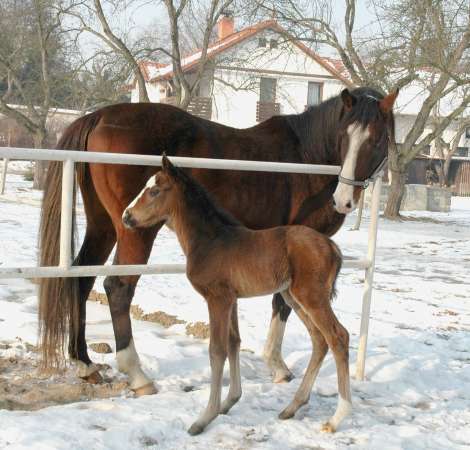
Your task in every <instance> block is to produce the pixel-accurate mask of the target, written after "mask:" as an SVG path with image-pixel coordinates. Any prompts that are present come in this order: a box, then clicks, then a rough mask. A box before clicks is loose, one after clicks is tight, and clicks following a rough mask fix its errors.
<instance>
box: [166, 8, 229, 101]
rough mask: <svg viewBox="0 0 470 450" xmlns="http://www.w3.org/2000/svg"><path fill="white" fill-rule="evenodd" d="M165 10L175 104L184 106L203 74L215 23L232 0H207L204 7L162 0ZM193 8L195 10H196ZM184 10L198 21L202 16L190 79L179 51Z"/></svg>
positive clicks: (193, 93)
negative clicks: (198, 42) (196, 59)
mask: <svg viewBox="0 0 470 450" xmlns="http://www.w3.org/2000/svg"><path fill="white" fill-rule="evenodd" d="M163 1H164V3H165V6H166V8H167V12H168V18H169V23H170V36H171V60H172V64H173V73H174V84H175V90H176V98H177V104H178V105H179V106H180V107H181V108H183V109H186V108H187V107H188V105H189V104H190V102H191V100H192V98H193V97H194V96H195V95H196V92H197V89H198V87H199V84H200V82H201V79H202V78H203V75H204V71H205V70H206V68H207V62H208V55H207V49H208V47H209V44H210V42H211V37H212V35H213V30H214V27H215V25H216V23H217V21H218V20H219V18H220V16H221V15H222V14H223V13H226V12H227V9H228V8H229V7H230V6H232V5H233V4H234V0H210V2H209V3H208V7H207V9H206V10H205V11H204V8H203V9H201V7H199V8H198V7H197V5H198V2H194V1H191V0H180V1H179V2H178V4H177V2H176V1H175V0H163ZM195 12H198V13H197V14H196V13H195ZM185 13H187V14H189V15H190V16H191V17H193V18H194V21H195V23H197V22H198V21H197V19H196V17H197V16H198V15H199V14H202V15H203V16H204V20H203V21H199V25H200V26H201V25H202V33H201V34H202V39H201V43H200V58H199V62H198V66H197V70H196V73H195V76H194V77H192V80H191V82H190V81H189V78H188V77H187V76H185V73H184V68H183V65H182V60H183V58H182V52H181V39H180V34H181V24H182V22H183V17H184V14H185Z"/></svg>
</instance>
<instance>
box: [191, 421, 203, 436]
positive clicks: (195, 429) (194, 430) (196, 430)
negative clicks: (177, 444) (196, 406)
mask: <svg viewBox="0 0 470 450" xmlns="http://www.w3.org/2000/svg"><path fill="white" fill-rule="evenodd" d="M203 431H204V427H203V426H202V425H199V424H198V423H193V424H192V425H191V426H190V427H189V430H188V434H190V435H191V436H196V435H198V434H201V433H202V432H203Z"/></svg>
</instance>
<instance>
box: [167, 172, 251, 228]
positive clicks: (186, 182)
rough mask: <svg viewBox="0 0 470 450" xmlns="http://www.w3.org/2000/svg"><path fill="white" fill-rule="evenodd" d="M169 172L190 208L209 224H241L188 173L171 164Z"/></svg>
mask: <svg viewBox="0 0 470 450" xmlns="http://www.w3.org/2000/svg"><path fill="white" fill-rule="evenodd" d="M170 174H171V176H172V177H173V179H174V180H175V181H177V182H178V183H179V184H180V185H181V186H182V188H183V194H184V196H185V200H186V202H187V204H188V206H190V208H191V209H192V210H193V211H195V212H196V214H198V215H199V216H200V218H201V219H202V220H204V221H206V222H207V223H209V224H213V225H222V226H240V225H242V224H241V222H239V221H238V220H237V219H235V217H233V216H232V215H231V214H230V213H229V212H227V211H226V210H225V209H223V208H221V207H219V206H218V205H217V203H216V202H215V200H214V199H213V198H212V197H211V195H210V194H209V193H208V192H207V191H206V190H205V189H204V188H203V187H202V186H201V185H200V184H199V183H198V182H196V181H195V180H194V179H193V178H192V177H191V176H190V175H188V174H187V173H185V172H184V171H183V170H181V169H180V168H178V167H175V166H171V168H170Z"/></svg>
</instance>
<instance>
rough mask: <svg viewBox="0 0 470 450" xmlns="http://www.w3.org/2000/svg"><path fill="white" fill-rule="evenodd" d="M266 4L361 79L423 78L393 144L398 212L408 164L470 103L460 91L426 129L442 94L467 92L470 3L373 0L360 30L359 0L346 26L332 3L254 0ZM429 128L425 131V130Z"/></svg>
mask: <svg viewBox="0 0 470 450" xmlns="http://www.w3.org/2000/svg"><path fill="white" fill-rule="evenodd" d="M255 3H256V6H257V7H258V9H260V10H264V11H267V12H268V13H269V14H275V15H276V16H277V17H278V19H279V20H281V21H284V22H286V23H287V24H291V25H290V26H289V25H288V26H289V29H290V30H295V31H296V38H298V39H303V40H304V41H307V42H312V43H314V44H315V45H326V46H329V47H330V48H332V49H334V50H335V51H336V52H337V54H338V55H339V57H340V58H341V61H342V63H343V65H344V67H345V68H346V70H347V71H348V73H349V76H350V78H351V80H352V81H353V82H354V83H355V84H356V85H357V86H366V85H367V86H371V87H376V88H377V89H379V90H381V91H382V92H389V91H390V90H392V89H395V88H401V87H403V86H406V85H407V84H409V83H411V82H413V83H421V84H422V85H423V92H426V93H425V99H424V102H423V103H422V105H421V107H420V110H419V111H418V114H417V115H416V117H415V119H414V122H413V124H412V125H411V126H410V128H409V130H407V132H406V136H405V138H404V142H403V143H402V144H401V145H400V146H399V147H397V146H395V145H391V146H390V149H389V168H390V171H391V175H392V176H391V189H390V195H389V198H388V202H387V206H386V210H385V215H386V216H387V217H389V218H392V219H395V218H398V217H399V211H400V205H401V200H402V198H403V194H404V184H405V181H406V173H407V169H408V165H409V164H410V163H411V161H412V160H413V159H414V158H415V156H416V155H417V154H418V153H419V152H421V151H422V150H423V149H424V148H425V147H426V146H427V145H429V144H430V143H431V142H432V141H434V140H435V139H436V138H437V137H438V136H440V135H441V134H442V132H443V131H444V130H445V129H446V128H447V126H448V125H449V124H450V123H452V121H453V120H454V119H455V118H457V117H459V116H460V115H462V113H464V111H466V109H467V107H468V105H469V104H470V96H469V95H467V94H466V93H465V94H463V95H460V98H458V100H457V106H456V107H455V108H454V110H452V111H450V112H448V114H447V115H446V116H445V117H443V118H442V120H440V121H439V123H438V124H437V125H436V126H435V127H434V129H433V130H432V131H431V132H430V133H428V134H426V135H424V132H425V129H426V127H427V125H428V122H429V119H430V117H431V116H432V111H433V108H434V107H435V105H436V104H438V103H439V102H440V101H441V100H442V99H443V98H445V97H448V96H450V95H455V94H459V93H462V92H465V90H464V89H462V88H463V87H465V86H468V85H469V83H470V78H469V76H468V74H469V71H470V70H469V69H470V61H469V59H470V58H469V42H470V6H469V4H468V2H461V1H459V0H447V1H444V0H422V1H419V2H416V1H414V0H398V1H396V0H395V1H392V0H374V1H373V2H372V5H373V6H374V11H375V22H374V23H373V24H371V26H370V28H372V29H373V32H372V33H371V32H370V30H361V32H360V33H359V32H357V30H356V29H355V28H356V6H357V3H356V1H355V0H345V3H344V5H345V14H344V22H343V25H342V26H341V27H340V32H338V31H337V28H335V26H334V25H333V24H332V8H333V3H332V2H329V1H322V0H318V1H316V2H303V1H300V2H297V1H293V0H276V1H274V0H255ZM423 136H424V137H423Z"/></svg>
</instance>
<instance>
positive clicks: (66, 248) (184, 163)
mask: <svg viewBox="0 0 470 450" xmlns="http://www.w3.org/2000/svg"><path fill="white" fill-rule="evenodd" d="M0 158H3V159H4V160H5V162H7V161H8V160H11V159H23V160H31V161H37V160H45V161H62V162H63V175H62V181H63V183H62V205H61V224H60V258H59V265H58V266H56V267H1V268H0V279H6V278H54V277H56V278H57V277H86V276H110V275H114V276H116V275H120V276H122V275H148V274H182V273H185V270H186V266H185V265H184V264H149V265H142V264H139V265H119V266H114V265H103V266H72V257H73V255H72V252H71V242H72V204H73V181H74V176H75V163H76V162H87V163H100V164H126V165H139V166H160V165H161V156H148V155H136V154H122V153H104V152H81V151H72V150H50V149H30V148H16V147H0ZM171 160H172V162H173V163H174V164H175V165H177V166H180V167H189V168H200V169H221V170H242V171H258V172H285V173H302V174H321V175H338V174H339V172H340V169H341V168H340V167H339V166H328V165H316V164H294V163H275V162H268V161H241V160H227V159H210V158H189V157H172V158H171ZM5 167H6V164H5ZM5 176H6V170H5V173H4V174H3V177H2V184H3V183H4V180H5ZM381 183H382V181H381V177H378V178H377V180H376V181H375V183H374V190H373V195H372V203H371V220H370V225H369V239H368V251H367V257H366V258H365V259H346V260H345V261H344V264H343V267H344V268H346V269H347V268H355V269H364V270H365V282H364V293H363V304H362V317H361V331H360V337H359V348H358V356H357V366H356V377H357V378H358V379H361V380H362V379H364V368H365V357H366V346H367V335H368V327H369V315H370V302H371V296H372V283H373V277H374V264H375V249H376V240H377V226H378V214H379V201H380V190H381V185H382V184H381Z"/></svg>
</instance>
